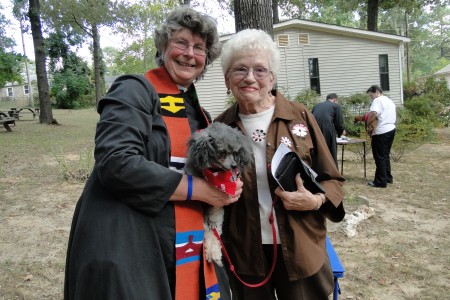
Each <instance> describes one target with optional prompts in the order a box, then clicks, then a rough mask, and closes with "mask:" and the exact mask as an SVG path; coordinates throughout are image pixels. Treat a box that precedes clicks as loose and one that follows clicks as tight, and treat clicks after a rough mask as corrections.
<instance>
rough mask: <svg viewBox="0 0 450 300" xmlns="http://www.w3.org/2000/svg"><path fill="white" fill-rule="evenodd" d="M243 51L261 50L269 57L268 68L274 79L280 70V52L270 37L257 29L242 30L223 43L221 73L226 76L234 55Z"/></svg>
mask: <svg viewBox="0 0 450 300" xmlns="http://www.w3.org/2000/svg"><path fill="white" fill-rule="evenodd" d="M243 50H263V51H266V53H267V54H268V56H269V68H270V69H271V70H272V74H273V76H274V77H275V78H276V77H277V74H278V70H279V69H280V51H279V50H278V47H277V45H276V44H275V42H274V41H273V39H272V37H271V36H270V35H268V34H267V33H266V32H264V31H262V30H259V29H244V30H242V31H239V32H238V33H236V34H235V35H234V36H233V37H232V38H231V39H229V40H228V41H226V42H225V44H224V45H223V47H222V59H221V65H222V71H223V74H224V75H225V76H226V74H227V73H228V71H229V69H230V66H231V62H232V60H233V58H234V56H235V55H236V54H238V53H239V52H241V51H243Z"/></svg>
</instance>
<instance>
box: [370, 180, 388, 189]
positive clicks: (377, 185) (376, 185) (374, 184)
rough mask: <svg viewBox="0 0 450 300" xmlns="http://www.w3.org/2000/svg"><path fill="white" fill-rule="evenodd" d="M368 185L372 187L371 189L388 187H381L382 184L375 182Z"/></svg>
mask: <svg viewBox="0 0 450 300" xmlns="http://www.w3.org/2000/svg"><path fill="white" fill-rule="evenodd" d="M367 185H368V186H371V187H377V188H386V185H381V184H378V183H375V182H373V181H371V182H368V183H367Z"/></svg>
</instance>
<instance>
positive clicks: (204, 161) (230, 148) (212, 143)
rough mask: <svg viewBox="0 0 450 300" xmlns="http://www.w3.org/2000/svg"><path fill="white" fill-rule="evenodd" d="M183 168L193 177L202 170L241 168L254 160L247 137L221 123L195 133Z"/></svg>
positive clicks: (190, 141) (189, 143)
mask: <svg viewBox="0 0 450 300" xmlns="http://www.w3.org/2000/svg"><path fill="white" fill-rule="evenodd" d="M188 145H189V151H188V156H187V160H186V166H185V169H186V171H187V172H189V173H191V174H193V175H199V176H200V174H201V172H202V170H203V169H206V168H212V169H218V170H232V169H236V168H238V169H242V168H243V167H244V166H246V165H248V164H250V163H251V162H252V161H253V151H252V147H251V144H250V140H249V139H248V137H246V136H244V135H243V134H242V133H241V132H240V131H239V130H237V129H235V128H231V127H230V126H227V125H225V124H223V123H213V124H211V125H210V126H208V127H207V128H205V129H204V130H202V131H199V132H196V133H194V134H193V135H192V136H191V138H190V140H189V142H188Z"/></svg>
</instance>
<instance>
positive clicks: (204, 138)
mask: <svg viewBox="0 0 450 300" xmlns="http://www.w3.org/2000/svg"><path fill="white" fill-rule="evenodd" d="M211 142H212V141H211V137H210V136H209V134H208V133H207V132H204V131H200V132H196V133H194V134H193V135H192V137H191V139H190V140H189V142H188V146H189V151H188V158H189V160H190V161H191V165H192V167H194V168H196V169H204V168H209V167H210V161H212V158H214V156H213V154H214V153H215V152H214V151H215V150H214V146H213V145H212V144H211Z"/></svg>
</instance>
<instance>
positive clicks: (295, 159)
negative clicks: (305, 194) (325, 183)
mask: <svg viewBox="0 0 450 300" xmlns="http://www.w3.org/2000/svg"><path fill="white" fill-rule="evenodd" d="M298 173H300V177H301V178H302V180H303V186H304V187H305V188H306V189H307V190H308V191H310V192H311V193H313V194H317V193H325V190H324V189H323V187H322V186H321V185H320V183H319V182H317V181H316V176H317V175H316V174H315V172H314V171H313V170H312V169H311V168H310V167H309V166H308V165H307V164H306V163H305V162H304V161H303V160H302V159H301V158H300V157H299V156H298V155H297V153H295V152H288V153H286V154H284V156H283V157H282V158H281V160H280V163H279V165H278V167H277V169H276V171H275V179H276V180H277V181H278V184H279V185H280V186H281V187H282V188H283V190H285V191H288V192H294V191H297V184H296V183H295V176H296V175H297V174H298Z"/></svg>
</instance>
